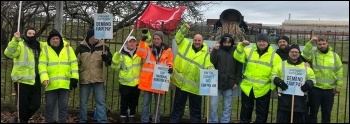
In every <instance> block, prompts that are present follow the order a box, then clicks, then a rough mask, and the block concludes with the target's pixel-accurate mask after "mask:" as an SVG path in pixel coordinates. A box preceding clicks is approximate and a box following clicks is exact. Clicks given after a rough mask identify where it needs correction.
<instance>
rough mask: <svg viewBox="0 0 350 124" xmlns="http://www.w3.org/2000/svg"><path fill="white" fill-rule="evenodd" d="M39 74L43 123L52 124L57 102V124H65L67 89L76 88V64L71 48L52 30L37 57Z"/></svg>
mask: <svg viewBox="0 0 350 124" xmlns="http://www.w3.org/2000/svg"><path fill="white" fill-rule="evenodd" d="M39 73H40V80H41V82H42V85H43V86H45V103H46V106H45V122H46V123H54V122H55V120H54V118H53V111H54V108H55V105H56V102H57V101H58V110H59V113H58V117H59V118H58V122H59V123H66V122H67V116H68V110H67V109H68V97H69V89H74V88H76V87H77V83H78V79H79V74H78V62H77V58H76V56H75V54H74V50H73V48H72V47H70V46H68V45H64V43H63V39H62V36H61V34H60V33H59V32H58V31H57V30H55V29H53V30H52V31H51V32H50V33H49V36H48V39H47V45H45V46H44V47H43V48H42V50H41V54H40V57H39Z"/></svg>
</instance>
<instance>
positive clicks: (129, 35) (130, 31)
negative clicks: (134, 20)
mask: <svg viewBox="0 0 350 124" xmlns="http://www.w3.org/2000/svg"><path fill="white" fill-rule="evenodd" d="M132 32H134V28H132V30H131V31H130V33H129V35H128V37H130V35H131V33H132ZM128 37H126V39H125V41H124V43H123V45H122V47H120V50H119V53H120V52H121V51H122V49H123V47H124V45H125V43H126V40H128Z"/></svg>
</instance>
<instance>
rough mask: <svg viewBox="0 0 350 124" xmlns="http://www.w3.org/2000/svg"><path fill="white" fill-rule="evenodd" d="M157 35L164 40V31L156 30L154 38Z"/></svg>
mask: <svg viewBox="0 0 350 124" xmlns="http://www.w3.org/2000/svg"><path fill="white" fill-rule="evenodd" d="M155 35H158V36H159V37H160V39H161V40H162V41H163V37H164V34H163V32H161V31H156V32H154V35H153V37H152V38H154V36H155Z"/></svg>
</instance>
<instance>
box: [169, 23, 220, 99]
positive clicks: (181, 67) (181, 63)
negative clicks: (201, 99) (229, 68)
mask: <svg viewBox="0 0 350 124" xmlns="http://www.w3.org/2000/svg"><path fill="white" fill-rule="evenodd" d="M186 32H188V29H187V28H186V27H185V25H182V26H181V28H180V30H179V31H178V32H177V33H176V36H175V40H176V44H177V48H178V52H177V53H176V57H175V63H174V68H175V69H174V73H173V75H172V77H171V78H172V81H171V82H172V83H173V84H174V85H175V86H177V87H179V88H180V89H181V90H183V91H187V92H189V93H192V94H196V95H199V83H200V69H207V68H209V67H211V68H214V66H213V64H212V63H211V62H210V54H209V53H208V46H207V45H206V44H205V43H203V48H202V49H201V50H199V51H198V52H197V53H196V52H195V51H194V50H193V49H192V43H191V42H190V41H189V40H188V39H187V38H185V34H186Z"/></svg>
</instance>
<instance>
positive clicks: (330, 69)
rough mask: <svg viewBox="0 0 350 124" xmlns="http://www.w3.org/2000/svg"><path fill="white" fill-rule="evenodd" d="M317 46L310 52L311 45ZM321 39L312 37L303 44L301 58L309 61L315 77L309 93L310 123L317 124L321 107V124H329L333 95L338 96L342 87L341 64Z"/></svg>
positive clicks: (336, 55)
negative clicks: (313, 85) (314, 82)
mask: <svg viewBox="0 0 350 124" xmlns="http://www.w3.org/2000/svg"><path fill="white" fill-rule="evenodd" d="M313 43H316V44H317V50H312V44H313ZM332 50H333V48H332V47H330V46H328V42H327V40H326V39H325V38H323V37H319V38H317V37H312V38H311V40H310V41H309V42H307V43H306V44H305V48H304V51H303V53H302V56H304V58H305V59H307V60H308V61H311V63H312V64H311V67H312V69H313V70H314V72H315V75H316V82H317V83H316V85H315V87H314V88H313V89H312V90H311V91H310V93H309V98H310V99H309V100H310V101H309V102H310V122H311V123H317V113H318V110H319V108H320V106H321V112H322V119H321V122H322V123H330V122H331V120H330V119H331V112H332V108H333V103H334V95H335V94H339V92H340V89H341V87H342V85H343V63H342V61H341V58H340V57H339V55H338V54H337V53H335V52H333V51H332Z"/></svg>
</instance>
